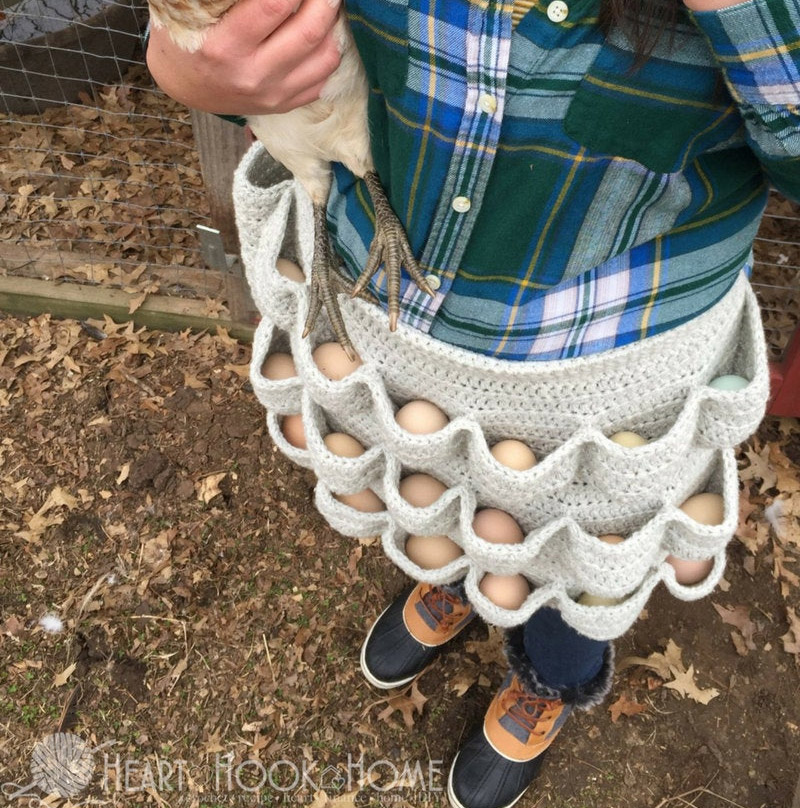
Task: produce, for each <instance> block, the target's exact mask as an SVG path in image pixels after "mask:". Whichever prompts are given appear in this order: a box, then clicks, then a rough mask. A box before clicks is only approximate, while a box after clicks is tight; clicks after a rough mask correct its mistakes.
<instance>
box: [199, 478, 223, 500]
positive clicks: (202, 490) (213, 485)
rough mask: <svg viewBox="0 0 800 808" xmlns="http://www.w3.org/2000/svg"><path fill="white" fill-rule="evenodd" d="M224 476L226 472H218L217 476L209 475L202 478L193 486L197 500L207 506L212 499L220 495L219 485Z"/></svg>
mask: <svg viewBox="0 0 800 808" xmlns="http://www.w3.org/2000/svg"><path fill="white" fill-rule="evenodd" d="M225 475H226V472H224V471H220V472H218V473H217V474H209V475H208V477H203V479H202V480H200V482H199V483H197V484H196V485H195V490H196V491H197V498H198V499H199V500H200V501H202V502H205V504H206V505H208V503H209V502H211V500H212V499H214V497H218V496H219V495H220V494H221V493H222V491H220V489H219V484H220V483H221V482H222V480H224V479H225Z"/></svg>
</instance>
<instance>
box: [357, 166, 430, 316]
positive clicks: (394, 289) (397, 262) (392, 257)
mask: <svg viewBox="0 0 800 808" xmlns="http://www.w3.org/2000/svg"><path fill="white" fill-rule="evenodd" d="M364 181H365V182H366V184H367V190H368V191H369V195H370V196H371V197H372V205H373V207H374V209H375V236H374V237H373V239H372V244H370V248H369V255H368V256H367V263H366V266H365V267H364V269H363V271H362V272H361V274H360V275H359V277H358V280H357V281H356V283H355V286H354V287H353V292H352V294H353V296H354V297H355V296H356V295H358V294H359V293H360V292H362V291H363V290H364V289H365V288H366V286H367V284H368V283H369V281H370V279H371V278H372V276H373V275H374V274H375V273H376V272H377V271H378V267H380V265H381V264H384V266H385V268H386V290H387V296H388V307H389V328H390V329H391V330H392V331H394V330H395V329H396V328H397V319H398V317H399V315H400V278H401V267H403V266H405V268H406V270H407V271H408V274H409V275H410V276H411V277H412V278H413V280H414V282H415V283H416V284H417V286H418V287H419V288H420V289H422V291H423V292H425V293H426V294H429V295H431V297H433V290H432V289H431V288H430V286H428V283H427V281H426V280H425V277H424V276H423V274H422V272H421V271H420V268H419V264H418V263H417V259H416V258H415V257H414V254H413V253H412V251H411V247H410V246H409V243H408V236H407V235H406V231H405V230H404V228H403V225H402V224H401V223H400V220H399V219H398V218H397V216H396V214H395V212H394V211H393V210H392V206H391V205H390V204H389V200H388V199H387V198H386V193H385V191H384V190H383V186H382V185H381V182H380V179H379V178H378V174H377V172H376V171H368V172H367V173H366V174H365V175H364Z"/></svg>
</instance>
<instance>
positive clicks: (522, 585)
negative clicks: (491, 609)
mask: <svg viewBox="0 0 800 808" xmlns="http://www.w3.org/2000/svg"><path fill="white" fill-rule="evenodd" d="M478 589H480V590H481V592H483V594H484V595H486V597H487V598H489V600H490V601H492V603H495V604H497V605H498V606H500V607H501V608H503V609H519V607H520V606H522V604H523V603H524V602H525V598H527V597H528V595H529V594H530V593H531V587H530V584H529V583H528V581H527V579H526V578H525V577H524V576H522V575H494V574H493V573H491V572H487V573H486V575H484V576H483V578H481V582H480V584H478Z"/></svg>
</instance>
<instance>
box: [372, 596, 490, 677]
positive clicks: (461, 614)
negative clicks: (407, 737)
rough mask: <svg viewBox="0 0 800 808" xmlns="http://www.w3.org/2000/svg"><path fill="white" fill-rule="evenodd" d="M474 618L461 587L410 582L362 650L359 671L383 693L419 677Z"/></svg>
mask: <svg viewBox="0 0 800 808" xmlns="http://www.w3.org/2000/svg"><path fill="white" fill-rule="evenodd" d="M474 617H475V611H474V610H473V608H472V606H471V605H470V603H469V601H468V600H467V598H466V595H465V594H464V587H463V584H461V583H460V582H459V583H456V584H448V585H442V586H433V585H432V584H424V583H418V584H412V585H410V586H408V587H406V588H405V589H404V590H403V591H402V592H401V593H400V595H399V597H397V598H396V599H395V601H394V602H393V603H391V604H390V605H389V606H387V607H386V609H384V610H383V612H382V613H381V615H380V616H379V617H378V619H377V620H376V621H375V622H374V623H373V625H372V628H371V629H370V630H369V633H368V634H367V638H366V639H365V640H364V645H363V646H362V647H361V670H362V671H363V673H364V676H365V677H366V679H367V681H368V682H369V683H370V684H372V685H374V686H375V687H379V688H382V689H389V688H392V687H400V686H401V685H405V684H407V683H408V682H410V681H411V680H412V679H413V678H414V677H416V676H418V675H419V674H420V673H421V672H422V671H423V670H424V669H425V668H426V667H427V666H428V665H429V664H430V662H431V661H432V660H433V659H434V657H436V656H437V655H438V654H439V652H440V651H441V649H442V646H443V645H444V644H445V643H446V642H448V641H449V640H451V639H453V637H455V636H456V634H458V633H459V632H460V631H461V630H462V629H463V628H464V627H465V626H467V625H468V624H469V623H470V621H471V620H472V619H473V618H474Z"/></svg>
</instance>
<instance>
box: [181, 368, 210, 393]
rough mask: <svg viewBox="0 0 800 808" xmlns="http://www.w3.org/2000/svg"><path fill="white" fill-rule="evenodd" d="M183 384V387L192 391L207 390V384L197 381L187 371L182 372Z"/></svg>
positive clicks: (195, 377)
mask: <svg viewBox="0 0 800 808" xmlns="http://www.w3.org/2000/svg"><path fill="white" fill-rule="evenodd" d="M183 384H184V387H189V388H191V389H192V390H206V389H207V388H208V383H207V382H204V381H202V380H201V379H198V378H197V376H195V375H194V374H193V373H189V372H188V371H186V370H184V371H183Z"/></svg>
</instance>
